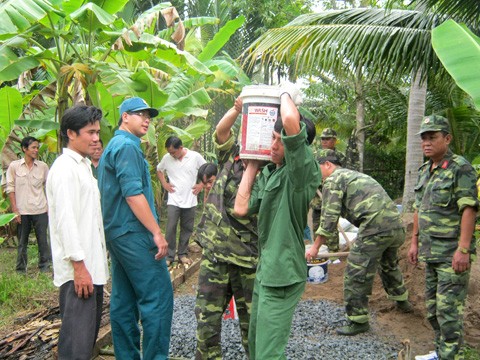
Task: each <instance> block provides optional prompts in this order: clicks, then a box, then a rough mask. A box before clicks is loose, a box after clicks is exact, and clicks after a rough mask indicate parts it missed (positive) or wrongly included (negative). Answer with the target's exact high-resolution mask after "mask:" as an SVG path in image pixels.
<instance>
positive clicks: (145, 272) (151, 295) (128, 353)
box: [107, 232, 173, 360]
mask: <svg viewBox="0 0 480 360" xmlns="http://www.w3.org/2000/svg"><path fill="white" fill-rule="evenodd" d="M107 248H108V250H109V252H110V258H111V267H112V295H111V298H110V322H111V327H112V336H113V346H114V349H115V358H116V359H119V360H123V359H124V360H140V359H141V358H142V356H141V355H140V329H139V325H138V321H139V320H141V323H142V328H143V342H142V350H143V359H145V360H146V359H149V360H150V359H151V360H160V359H168V353H169V346H170V333H171V326H172V316H173V288H172V282H171V280H170V273H169V272H168V268H167V264H166V262H165V258H163V259H161V260H158V261H157V260H155V254H156V253H157V247H156V246H155V244H154V242H153V239H152V236H151V235H150V234H149V233H143V232H137V233H127V234H125V235H123V236H120V237H118V238H116V239H113V240H108V241H107Z"/></svg>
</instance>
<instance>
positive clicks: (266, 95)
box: [240, 85, 280, 160]
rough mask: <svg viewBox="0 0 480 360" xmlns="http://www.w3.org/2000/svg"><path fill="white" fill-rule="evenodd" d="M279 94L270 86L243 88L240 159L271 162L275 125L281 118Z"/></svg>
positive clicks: (276, 89) (276, 88)
mask: <svg viewBox="0 0 480 360" xmlns="http://www.w3.org/2000/svg"><path fill="white" fill-rule="evenodd" d="M279 91H280V90H279V88H278V87H276V86H268V85H249V86H245V87H244V88H243V90H242V93H241V94H240V97H241V98H242V100H243V108H242V128H241V143H240V158H242V159H258V160H271V155H270V148H271V145H272V131H273V126H274V125H275V122H276V121H277V119H278V118H280V97H279Z"/></svg>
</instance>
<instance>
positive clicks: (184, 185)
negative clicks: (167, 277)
mask: <svg viewBox="0 0 480 360" xmlns="http://www.w3.org/2000/svg"><path fill="white" fill-rule="evenodd" d="M165 148H166V149H167V151H168V154H165V155H164V157H163V158H162V161H160V164H158V166H157V176H158V179H159V180H160V182H161V184H162V186H163V188H164V189H165V190H166V191H167V192H168V202H167V209H168V210H167V211H168V213H167V218H168V219H167V228H166V231H165V238H166V239H167V242H168V254H167V265H170V264H171V263H172V262H173V261H174V260H175V252H177V255H178V260H179V262H181V263H182V264H184V265H190V264H191V263H192V261H191V260H190V259H189V258H188V256H187V250H188V241H189V240H190V236H191V235H192V232H193V225H194V221H195V208H196V207H197V195H198V193H199V192H200V191H202V188H203V184H202V183H201V182H199V183H196V180H197V174H198V169H199V168H200V166H202V165H203V164H205V163H206V161H205V159H204V158H203V157H202V155H200V154H199V153H198V152H196V151H192V150H189V149H187V148H184V147H183V144H182V140H180V139H179V138H178V137H176V136H170V137H169V138H168V139H167V141H165ZM165 175H167V176H168V182H167V179H166V176H165ZM179 221H180V237H179V240H178V251H175V250H176V248H177V225H178V222H179Z"/></svg>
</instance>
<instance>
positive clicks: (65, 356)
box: [58, 280, 103, 360]
mask: <svg viewBox="0 0 480 360" xmlns="http://www.w3.org/2000/svg"><path fill="white" fill-rule="evenodd" d="M59 301H60V317H61V319H62V326H61V328H60V336H59V339H58V360H90V359H91V358H92V354H93V347H94V346H95V341H96V340H97V336H98V330H99V329H100V320H101V318H102V305H103V285H94V289H93V294H92V296H90V297H89V298H88V299H84V298H79V297H78V296H77V294H76V293H75V285H74V283H73V280H72V281H68V282H66V283H65V284H63V285H62V286H60V296H59Z"/></svg>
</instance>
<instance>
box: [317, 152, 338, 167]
mask: <svg viewBox="0 0 480 360" xmlns="http://www.w3.org/2000/svg"><path fill="white" fill-rule="evenodd" d="M317 161H318V163H319V164H323V163H324V162H325V161H330V162H331V163H333V162H335V163H340V160H339V159H338V156H337V153H336V152H335V151H334V150H330V149H323V150H320V152H319V153H318V156H317Z"/></svg>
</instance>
